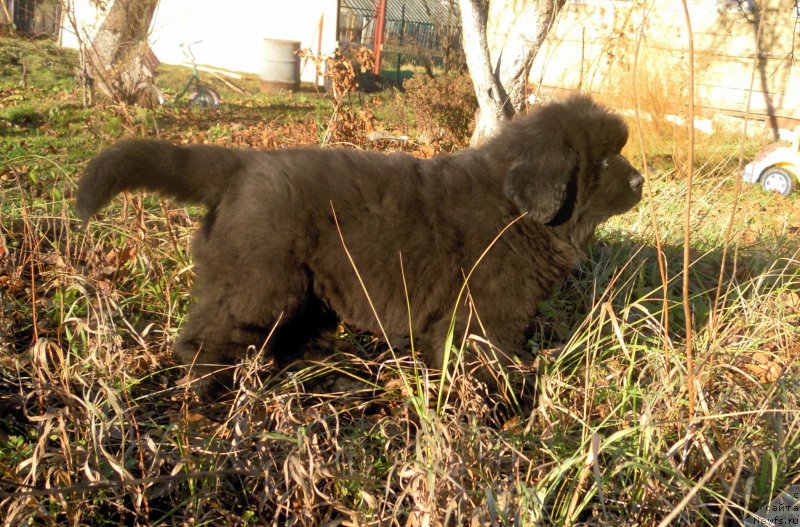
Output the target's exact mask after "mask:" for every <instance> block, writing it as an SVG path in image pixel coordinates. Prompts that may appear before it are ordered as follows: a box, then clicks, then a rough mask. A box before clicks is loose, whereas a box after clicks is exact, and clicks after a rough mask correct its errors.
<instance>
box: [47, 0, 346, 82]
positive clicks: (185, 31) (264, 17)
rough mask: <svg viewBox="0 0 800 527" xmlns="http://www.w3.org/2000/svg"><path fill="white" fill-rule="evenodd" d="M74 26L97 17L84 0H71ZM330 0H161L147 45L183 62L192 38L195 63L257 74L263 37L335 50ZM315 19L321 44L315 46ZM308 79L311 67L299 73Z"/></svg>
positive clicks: (70, 34) (73, 41)
mask: <svg viewBox="0 0 800 527" xmlns="http://www.w3.org/2000/svg"><path fill="white" fill-rule="evenodd" d="M74 4H75V12H76V19H77V22H78V26H79V31H80V32H81V33H82V34H83V33H84V31H85V34H88V35H93V34H94V31H95V30H96V28H97V27H98V26H99V24H100V23H101V22H102V16H103V13H98V12H97V10H96V9H95V8H94V7H93V6H92V4H91V2H90V1H89V0H74ZM336 15H337V1H336V0H292V1H291V2H274V1H269V2H252V1H248V0H227V1H225V2H219V1H215V0H161V1H160V2H159V5H158V9H157V11H156V14H155V18H154V19H153V24H152V26H151V36H150V46H151V48H152V49H153V52H154V53H155V54H156V56H157V57H158V59H159V60H160V61H161V62H164V63H166V64H183V63H185V62H186V60H187V58H186V56H185V55H184V53H183V48H181V44H182V43H192V42H196V41H201V42H200V43H197V44H192V51H193V52H194V55H195V57H196V58H197V63H198V64H204V65H208V66H212V67H215V68H222V69H227V70H232V71H238V72H246V73H256V74H258V73H261V71H262V69H263V65H264V39H265V38H271V39H279V40H296V41H299V42H300V46H301V47H302V48H311V49H312V50H313V51H314V52H315V53H316V52H317V51H318V48H319V50H320V51H322V53H331V52H333V50H334V49H336ZM320 24H321V25H322V31H321V45H320ZM71 26H72V25H71V24H70V22H69V20H68V19H67V18H66V17H65V19H64V22H63V29H62V37H61V42H62V45H64V46H67V47H73V48H76V47H78V39H77V37H76V35H75V31H74V29H73V27H71ZM301 77H302V80H303V81H308V82H313V81H314V79H315V69H314V66H313V65H311V64H309V65H307V66H306V67H305V68H304V69H303V71H302V72H301Z"/></svg>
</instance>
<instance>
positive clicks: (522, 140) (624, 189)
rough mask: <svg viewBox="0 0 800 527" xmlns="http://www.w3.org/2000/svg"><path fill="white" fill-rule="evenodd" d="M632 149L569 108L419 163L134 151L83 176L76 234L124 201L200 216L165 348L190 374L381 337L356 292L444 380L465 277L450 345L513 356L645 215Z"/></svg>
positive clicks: (615, 122) (119, 150)
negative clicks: (341, 336)
mask: <svg viewBox="0 0 800 527" xmlns="http://www.w3.org/2000/svg"><path fill="white" fill-rule="evenodd" d="M627 137H628V133H627V128H626V126H625V124H624V122H623V121H622V119H620V118H619V117H618V116H617V115H615V114H613V113H611V112H609V111H608V110H606V109H604V108H603V107H601V106H599V105H597V104H596V103H594V102H593V101H592V100H591V99H590V98H588V97H586V96H575V97H572V98H570V99H568V100H566V101H564V102H561V103H551V104H548V105H546V106H543V107H541V108H539V109H537V110H535V111H534V112H532V113H531V114H529V115H527V116H521V117H517V118H516V119H514V120H513V121H512V122H510V123H508V124H507V125H506V126H504V127H503V129H502V130H501V131H500V132H499V133H498V135H496V136H495V137H494V138H493V139H491V140H490V141H489V142H487V143H486V144H484V145H483V146H480V147H478V148H470V149H466V150H464V151H461V152H459V153H457V154H453V155H440V156H437V157H435V158H433V159H429V160H422V159H416V158H414V157H411V156H409V155H406V154H403V153H393V154H388V155H387V154H383V153H377V152H363V151H356V150H323V149H318V148H297V149H291V150H278V151H270V152H256V151H249V150H234V149H228V148H222V147H217V146H208V145H191V146H174V145H172V144H169V143H167V142H164V141H156V140H146V139H129V140H125V141H121V142H119V143H117V144H115V145H113V146H111V147H109V148H107V149H105V150H104V151H103V152H102V153H100V154H99V155H98V156H97V157H96V158H94V159H93V160H92V161H91V162H90V163H89V164H88V166H87V167H86V170H85V172H84V174H83V177H82V178H81V180H80V183H79V186H78V196H77V207H78V211H79V213H80V216H81V218H82V219H83V220H84V221H87V220H88V219H89V218H90V217H91V216H92V215H93V214H94V213H95V212H97V211H98V210H99V209H100V208H101V207H103V206H104V205H105V204H106V203H108V201H109V200H110V199H111V198H112V197H114V196H115V195H116V194H117V193H118V192H120V191H123V190H132V189H147V190H152V191H156V192H160V193H163V194H166V195H170V196H174V197H176V198H178V199H181V200H187V201H194V202H202V203H204V204H206V205H207V206H208V214H207V215H206V217H205V218H204V221H203V225H202V228H201V229H200V230H199V232H198V233H197V234H196V236H195V239H194V242H193V247H192V249H193V255H194V262H195V271H196V275H197V279H196V285H195V290H194V293H195V297H196V298H195V303H194V306H193V307H192V309H191V312H190V314H189V317H188V320H187V322H186V323H185V324H184V327H183V328H182V331H181V334H180V336H179V338H178V341H177V343H176V345H175V353H177V355H178V356H179V357H180V358H181V359H182V360H183V361H184V362H185V363H187V364H189V363H196V364H197V365H201V364H230V363H232V362H234V361H235V360H236V358H237V357H240V356H242V354H243V353H244V352H245V349H246V348H247V347H248V346H250V345H253V346H256V347H260V346H262V345H264V341H265V339H266V337H267V335H268V334H269V333H270V332H271V331H272V330H273V328H274V333H273V334H272V335H271V337H270V338H269V340H268V342H267V344H266V346H267V349H268V351H269V352H270V353H271V354H272V355H273V356H274V357H275V358H276V359H277V360H279V361H288V360H291V359H292V358H294V357H295V356H296V353H297V352H298V351H299V350H301V349H303V347H304V346H305V345H306V344H307V343H308V342H310V341H313V340H316V339H317V338H318V337H320V336H321V335H323V334H324V333H326V332H329V331H331V330H333V329H334V328H335V327H336V325H337V322H338V321H339V320H344V321H347V322H349V323H351V324H354V325H355V326H356V327H359V328H362V329H373V330H377V328H378V326H377V323H376V319H375V315H374V314H373V310H372V308H371V307H370V305H369V302H368V301H367V297H366V295H365V292H364V289H366V291H367V293H368V294H369V297H370V299H371V301H372V303H373V305H374V309H375V311H376V312H377V315H378V317H379V318H380V321H381V323H382V325H383V328H384V329H385V330H386V332H387V333H388V334H389V336H399V335H408V333H409V316H410V320H411V324H412V328H413V333H414V336H415V337H416V338H418V343H419V347H420V348H421V350H422V352H423V355H424V357H425V358H426V360H427V362H428V364H429V365H430V366H432V367H436V368H440V367H441V366H442V361H443V352H444V343H445V338H446V335H447V333H448V329H449V326H450V322H451V318H452V316H453V312H454V309H456V303H457V297H458V294H459V291H460V290H461V289H462V285H463V283H464V279H465V276H467V275H468V274H469V273H470V271H471V270H472V269H473V267H475V266H476V264H477V267H475V269H474V272H472V274H471V276H470V278H469V282H468V292H469V297H470V299H471V301H472V303H473V304H474V307H475V312H476V313H477V315H478V317H479V320H480V326H479V325H478V324H477V323H476V321H477V319H476V317H474V316H473V317H471V318H470V317H469V316H468V315H469V309H468V308H466V307H464V306H463V305H461V306H458V315H457V316H456V327H455V335H456V339H457V340H458V339H460V338H461V337H462V336H463V335H464V334H465V332H467V331H471V332H474V333H483V332H482V331H481V330H480V329H478V328H479V327H482V328H484V329H485V336H486V337H487V338H488V339H489V340H490V341H491V342H492V344H493V345H494V346H496V347H497V348H498V349H500V350H502V351H504V352H506V353H508V354H509V355H513V354H517V353H520V352H522V344H523V341H524V333H525V330H526V328H527V327H528V326H529V324H530V321H531V318H532V316H533V315H534V314H535V311H536V309H537V303H538V302H540V301H542V300H545V299H546V298H547V297H548V296H549V295H551V294H552V293H553V291H554V290H555V289H556V288H557V287H558V286H559V284H560V283H561V281H562V280H563V279H564V278H565V276H566V275H568V274H569V273H570V272H571V270H572V269H573V268H574V267H575V265H576V264H577V263H578V262H579V261H580V259H581V258H582V257H583V256H584V249H585V247H586V244H587V243H588V242H589V240H590V238H591V235H592V233H593V231H594V229H595V227H596V226H597V225H598V224H599V223H601V222H603V221H604V220H606V219H607V218H609V217H610V216H612V215H615V214H620V213H622V212H625V211H627V210H628V209H630V208H631V207H633V206H634V205H635V204H636V203H637V202H638V201H639V200H640V198H641V187H642V177H641V175H640V174H639V173H638V172H637V171H636V170H635V169H634V168H633V167H632V166H631V165H630V164H629V163H628V161H627V160H626V159H625V158H624V157H623V156H622V155H621V154H620V151H621V149H622V147H623V146H624V145H625V143H626V141H627ZM523 214H524V216H523V217H522V218H520V219H518V218H519V217H520V216H521V215H523ZM515 219H518V221H516V222H515ZM337 222H338V227H337ZM512 222H513V225H511V226H510V227H509V228H508V229H507V230H505V232H504V233H503V234H502V236H499V238H498V234H499V233H500V232H501V231H502V230H503V229H504V228H505V227H507V226H508V225H509V224H512ZM340 233H341V236H340ZM343 242H344V245H346V248H347V250H348V251H349V253H350V255H351V256H352V260H353V263H354V265H355V269H357V271H358V275H359V276H360V278H361V280H363V285H364V287H363V288H362V285H361V283H359V278H358V276H357V273H356V270H355V269H354V265H353V264H351V262H350V260H349V258H348V254H347V252H346V251H345V248H344V245H343ZM490 246H491V248H490V249H489V250H488V252H486V254H485V255H484V256H483V258H482V259H481V256H482V255H483V254H484V251H486V250H487V248H488V247H490ZM401 262H402V273H401ZM404 281H405V284H406V286H407V290H408V296H407V297H406V294H405V287H404ZM406 299H407V300H408V304H407V302H406ZM468 319H470V320H472V322H471V325H472V327H467V325H468ZM209 368H210V367H209ZM202 371H208V369H206V370H202Z"/></svg>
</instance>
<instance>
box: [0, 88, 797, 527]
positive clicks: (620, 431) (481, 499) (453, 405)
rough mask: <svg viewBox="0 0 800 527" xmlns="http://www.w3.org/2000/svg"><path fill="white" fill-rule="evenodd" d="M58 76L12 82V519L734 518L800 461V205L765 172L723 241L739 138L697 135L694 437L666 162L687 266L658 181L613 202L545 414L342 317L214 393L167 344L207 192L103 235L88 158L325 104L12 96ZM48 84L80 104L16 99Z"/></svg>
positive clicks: (6, 249) (7, 339)
mask: <svg viewBox="0 0 800 527" xmlns="http://www.w3.org/2000/svg"><path fill="white" fill-rule="evenodd" d="M34 80H35V79H34ZM38 89H40V88H38V87H37V86H35V85H32V86H30V87H29V88H26V89H22V88H19V87H8V86H3V87H0V90H5V91H3V92H2V93H4V94H10V95H11V96H12V99H11V100H6V102H4V103H3V104H4V105H5V106H4V107H3V108H2V109H0V111H2V112H3V113H2V114H1V115H0V126H3V127H4V128H3V131H4V132H7V134H6V135H5V137H4V138H3V145H2V146H3V152H2V157H0V188H2V193H0V215H2V222H0V309H2V316H1V317H0V511H2V513H1V514H0V518H2V521H3V522H4V524H5V525H21V524H43V525H99V524H107V523H112V522H113V523H117V524H140V525H163V524H168V525H173V524H189V523H193V524H222V525H309V526H310V525H321V524H326V523H334V522H338V523H342V524H344V523H350V524H354V525H355V524H358V525H537V524H542V525H548V524H556V525H576V524H596V525H658V524H659V522H662V523H665V522H669V523H670V524H678V525H701V524H702V525H706V524H734V525H735V524H737V523H738V522H740V521H741V520H742V519H743V518H744V517H745V516H746V514H747V511H755V510H757V509H758V508H760V507H761V506H763V505H765V504H766V503H768V502H769V500H770V499H771V498H772V497H774V496H775V495H776V493H778V492H779V491H781V490H783V489H785V488H787V487H788V486H790V485H792V484H796V483H797V482H798V481H799V480H800V412H798V408H800V389H798V386H800V373H799V370H798V367H799V366H800V364H799V359H798V357H800V330H798V328H799V327H800V296H799V295H798V291H800V243H798V236H797V234H798V232H800V203H799V202H798V198H797V197H796V196H795V197H793V198H790V199H787V198H780V197H775V196H769V195H767V194H764V193H763V192H761V191H760V190H759V189H757V188H744V189H743V190H742V194H741V198H740V200H739V201H740V205H739V209H738V213H737V214H736V215H735V217H734V222H733V225H732V227H731V237H732V244H731V249H730V254H729V256H728V258H727V261H726V262H725V263H724V265H723V262H722V247H723V246H724V244H725V243H726V235H725V231H726V229H727V226H728V222H729V219H730V208H731V207H732V204H733V202H734V197H735V188H734V187H735V185H734V183H733V181H732V179H734V178H736V177H738V175H737V174H736V173H735V168H734V167H735V165H736V163H734V162H733V161H732V160H733V159H734V155H735V154H734V153H733V152H732V150H731V148H736V145H735V143H731V144H732V145H734V146H732V147H728V146H726V145H714V148H710V145H709V149H708V150H707V151H706V150H704V149H698V153H697V159H698V162H697V169H696V172H697V177H696V181H697V183H696V185H695V187H694V192H693V194H692V197H691V206H692V210H693V214H692V217H693V221H692V223H691V229H692V240H693V247H692V250H691V252H690V272H691V277H690V278H691V280H690V281H689V302H690V306H691V310H690V314H689V316H690V317H692V319H693V321H694V328H695V332H694V342H695V345H694V349H695V362H696V365H697V368H696V372H695V374H696V375H695V381H694V383H695V387H696V389H697V392H696V395H697V406H696V414H697V427H696V429H695V430H694V433H693V435H691V436H690V435H687V433H686V427H685V422H686V408H687V405H688V404H689V401H688V398H687V396H686V393H685V386H686V383H687V382H688V373H687V371H686V368H685V351H684V338H685V334H684V332H683V331H682V328H683V327H685V325H686V315H685V314H684V311H683V299H682V290H681V289H682V287H681V286H682V280H683V275H682V271H681V268H682V249H683V247H682V238H683V231H682V228H683V225H682V221H681V210H682V208H681V204H682V202H683V200H684V199H685V198H686V196H687V194H686V190H685V186H684V185H683V182H682V181H681V180H679V178H678V177H677V176H676V175H675V172H674V167H673V166H668V165H666V164H665V165H664V166H654V167H653V168H652V173H651V176H652V190H653V192H652V201H653V203H652V204H653V209H654V210H655V211H656V223H655V227H656V228H657V229H658V232H659V233H660V239H661V244H662V246H661V249H662V250H663V254H664V260H663V265H664V267H665V269H666V271H667V276H668V280H667V281H666V283H665V284H662V280H661V272H660V270H659V264H658V261H657V252H656V249H655V247H654V241H653V239H654V232H653V230H654V226H653V223H652V222H651V219H650V213H649V208H648V207H647V206H645V205H644V204H643V205H642V206H640V207H639V209H638V210H637V211H633V212H631V213H629V214H626V215H623V216H620V217H615V218H613V219H612V220H611V221H609V222H608V223H606V224H605V225H604V226H603V228H602V229H601V230H600V232H599V233H598V240H597V243H596V244H595V245H594V246H593V247H592V249H591V251H590V254H589V258H588V260H587V262H586V263H585V264H583V265H582V266H581V268H580V269H579V270H578V271H577V272H576V273H574V274H573V275H572V276H571V277H570V278H569V279H568V280H567V281H566V282H565V283H564V284H563V286H562V288H561V290H560V291H559V292H558V293H557V294H556V295H554V296H553V297H552V298H551V299H550V300H549V301H547V302H545V303H544V304H543V305H542V306H541V310H540V316H539V318H538V320H537V323H536V326H535V327H534V328H533V330H534V331H533V334H532V338H531V342H530V346H531V348H532V349H533V351H536V352H537V353H538V357H537V359H536V362H535V363H534V364H533V365H532V366H531V367H532V368H533V369H534V370H535V372H536V374H537V375H536V378H537V381H536V385H535V386H534V387H532V388H531V390H532V391H533V392H535V393H534V395H535V400H534V401H531V400H530V399H528V400H527V401H525V402H524V404H527V406H524V405H523V406H524V411H515V410H509V409H513V408H514V407H515V406H514V404H513V400H511V399H510V398H505V397H504V396H503V395H502V394H491V395H488V396H487V395H486V394H484V393H482V392H483V390H482V389H481V387H480V386H478V385H476V383H474V382H472V381H471V378H470V377H468V376H464V375H461V374H459V373H453V372H452V371H451V376H450V378H449V379H448V382H442V381H443V379H442V377H441V375H440V374H439V373H438V372H433V371H428V370H427V369H426V367H425V365H424V364H422V363H419V362H417V361H415V360H414V358H413V355H411V354H409V353H407V352H406V350H405V349H403V347H402V346H400V349H399V350H396V351H395V352H392V351H391V350H387V349H386V346H385V345H384V344H383V343H381V342H380V341H379V340H377V339H376V338H375V337H374V336H372V335H363V334H353V333H352V332H351V331H350V330H349V329H347V328H343V329H342V333H341V338H340V340H339V345H340V346H339V347H340V348H341V349H340V350H339V352H338V353H335V354H330V355H328V354H322V356H321V357H318V358H317V359H313V358H312V359H310V360H309V361H307V362H306V363H304V364H299V365H297V366H295V367H293V368H291V369H289V370H287V371H275V369H274V368H273V367H272V366H271V364H270V363H269V361H268V360H266V359H265V357H263V356H261V355H260V354H259V353H257V351H254V352H253V353H251V354H250V355H249V356H247V357H244V358H243V360H242V362H241V363H240V364H238V365H237V372H236V379H237V389H236V391H235V392H234V394H232V402H229V403H227V404H211V405H201V404H199V403H198V402H197V401H194V400H193V398H192V397H193V396H192V394H191V393H190V392H188V391H187V390H186V388H185V387H184V386H181V385H179V384H178V383H177V382H176V381H177V380H178V378H179V377H181V375H182V374H183V373H182V371H181V370H180V368H178V367H177V365H176V364H175V363H174V362H173V359H172V357H171V354H170V352H169V349H170V345H171V343H172V342H173V341H174V337H175V333H176V328H177V327H179V326H180V324H181V322H182V320H183V316H184V314H185V312H186V306H187V304H188V302H189V298H188V291H189V290H190V286H191V261H190V259H189V257H188V244H189V239H190V236H191V234H192V232H194V230H195V227H196V225H195V224H196V222H197V219H198V217H199V215H200V212H201V211H199V210H196V209H193V208H189V209H186V208H182V207H177V206H175V205H173V204H170V203H168V202H164V201H162V200H158V199H156V198H153V197H150V196H148V197H144V198H143V199H140V198H138V197H137V198H134V197H131V196H126V197H124V198H121V199H117V200H116V202H115V206H114V207H113V208H112V209H111V210H110V212H108V213H107V215H106V216H105V217H100V218H98V219H96V220H94V221H92V223H91V225H90V228H89V232H88V233H84V232H81V231H79V222H78V221H77V220H76V219H74V218H73V215H72V214H71V212H70V207H71V202H72V194H73V191H74V185H75V176H76V175H77V174H78V173H79V170H80V167H81V166H82V164H83V162H84V161H85V160H86V159H87V158H88V157H90V156H91V155H92V153H94V152H95V151H96V150H97V149H98V148H99V146H100V144H101V143H103V142H107V141H111V140H113V139H115V138H116V137H117V136H119V135H122V134H130V133H139V134H144V133H147V134H154V133H155V129H154V127H155V125H154V124H153V123H156V124H157V128H158V133H160V134H161V136H162V137H166V138H168V139H170V140H173V141H176V142H188V141H208V142H218V143H221V144H227V145H234V146H244V145H248V146H254V147H259V148H267V147H269V148H272V147H281V146H289V145H293V144H301V143H313V142H318V140H319V137H318V136H317V135H316V132H317V128H316V122H317V121H318V120H319V118H320V115H327V114H325V113H324V112H319V110H320V106H318V105H317V104H316V102H314V101H307V100H302V99H301V96H298V95H297V94H294V95H292V96H291V97H289V96H284V98H283V99H270V100H269V101H265V100H258V99H256V101H257V102H255V103H254V102H253V99H243V100H240V101H238V102H233V103H231V104H233V105H235V108H222V109H221V110H219V111H218V112H215V113H211V114H208V113H205V114H199V113H196V112H191V111H189V110H184V109H168V110H157V111H148V112H146V113H145V114H144V115H141V116H140V117H139V118H133V119H131V118H130V116H134V117H135V113H136V110H135V109H132V108H122V107H104V108H99V109H97V111H95V112H89V113H82V112H83V110H78V109H76V108H78V106H79V105H78V104H77V103H76V101H78V100H79V99H80V94H79V93H78V92H77V91H74V92H70V91H69V90H62V91H59V92H57V93H54V94H53V95H52V97H47V98H45V99H46V100H45V101H42V105H41V106H40V107H37V106H36V105H30V106H26V107H24V108H23V110H24V111H23V110H19V109H16V107H17V106H18V105H22V104H23V103H25V101H29V100H31V97H32V93H35V94H37V96H38V94H40V93H41V92H38V91H36V92H34V91H33V90H38ZM226 100H229V99H228V98H226ZM230 100H233V101H236V99H230ZM47 106H53V107H57V108H59V111H58V112H56V114H57V115H58V119H53V120H52V121H48V120H47V119H49V118H50V117H43V118H41V119H38V120H36V121H34V120H28V121H21V120H17V121H16V122H14V123H11V121H10V120H9V119H8V116H9V115H11V113H14V112H19V115H21V114H23V113H26V112H27V113H28V114H41V115H42V116H49V115H50V113H49V110H46V109H44V108H45V107H47ZM323 109H324V111H325V112H327V111H328V110H327V108H323ZM318 112H319V113H318ZM287 113H289V114H291V116H290V117H285V115H286V114H287ZM429 113H430V112H429ZM56 114H54V115H56ZM417 118H418V119H419V116H417ZM110 121H113V122H115V123H117V124H116V125H114V126H111V125H109V122H110ZM387 126H388V124H387ZM398 126H406V123H398ZM466 137H468V134H464V136H463V138H462V139H464V140H465V139H466ZM676 180H677V181H676ZM467 205H468V204H465V206H467ZM404 257H410V255H404ZM720 274H722V276H723V282H722V288H721V294H720V295H719V300H718V301H717V287H718V278H719V276H720ZM714 305H716V306H717V308H716V309H712V306H714ZM665 313H668V314H669V321H670V322H669V325H668V326H665V324H664V323H663V321H664V315H665ZM394 344H395V345H397V343H394ZM665 348H666V349H667V350H669V353H668V354H665V353H664V352H663V350H664V349H665ZM450 380H452V385H450V384H451V382H449V381H450ZM443 389H450V390H451V393H452V394H453V395H454V396H450V397H444V396H443V395H442V390H443ZM439 401H442V403H441V406H440V407H437V404H438V403H439Z"/></svg>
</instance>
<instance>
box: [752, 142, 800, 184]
mask: <svg viewBox="0 0 800 527" xmlns="http://www.w3.org/2000/svg"><path fill="white" fill-rule="evenodd" d="M742 179H744V180H745V181H747V182H748V183H761V186H762V187H764V189H765V190H767V191H770V192H778V193H779V194H781V195H782V196H788V195H789V194H791V193H792V191H793V190H794V189H795V188H797V187H798V186H800V130H798V131H796V132H794V134H793V137H792V140H791V141H789V142H788V143H787V142H786V141H779V142H777V143H772V144H769V145H767V146H765V147H764V148H762V149H761V150H759V151H758V154H756V158H755V159H754V160H753V161H751V162H750V163H748V164H747V165H746V166H745V167H744V170H743V171H742Z"/></svg>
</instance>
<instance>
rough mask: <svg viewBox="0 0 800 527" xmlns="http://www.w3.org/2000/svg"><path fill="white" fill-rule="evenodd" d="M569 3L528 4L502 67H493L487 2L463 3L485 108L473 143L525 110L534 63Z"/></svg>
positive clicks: (470, 57) (532, 0)
mask: <svg viewBox="0 0 800 527" xmlns="http://www.w3.org/2000/svg"><path fill="white" fill-rule="evenodd" d="M565 1H566V0H528V1H527V2H526V3H525V4H524V5H523V7H522V9H521V10H520V12H519V13H517V16H516V17H515V22H514V25H513V26H512V27H511V29H510V31H509V34H508V36H507V37H506V40H505V43H504V44H503V46H502V49H501V51H500V54H499V55H498V59H497V63H496V64H494V65H492V63H491V60H490V57H489V45H488V42H487V38H486V21H487V14H488V8H487V3H486V2H485V1H483V0H459V7H460V10H461V21H462V22H461V23H462V34H463V39H464V54H465V55H466V59H467V67H468V68H469V72H470V76H471V77H472V82H473V84H474V85H475V95H476V97H477V99H478V106H479V109H478V115H477V117H476V119H475V121H476V122H475V131H474V133H473V134H472V139H471V140H470V144H471V145H477V144H480V143H482V142H483V141H485V140H486V139H487V138H488V137H491V136H492V135H493V134H494V132H495V131H496V130H497V128H498V127H499V126H500V123H502V122H503V121H504V120H506V119H509V118H511V117H512V116H513V115H514V114H515V113H519V112H521V111H523V110H524V109H525V96H526V93H525V86H526V84H527V81H528V74H529V73H530V69H531V65H532V64H533V60H534V59H535V58H536V54H537V53H538V52H539V49H540V48H541V46H542V43H543V42H544V39H545V38H546V37H547V33H548V32H549V31H550V28H551V27H552V26H553V22H554V20H555V17H556V15H557V14H558V13H559V12H560V11H561V8H562V7H563V6H564V3H565Z"/></svg>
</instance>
